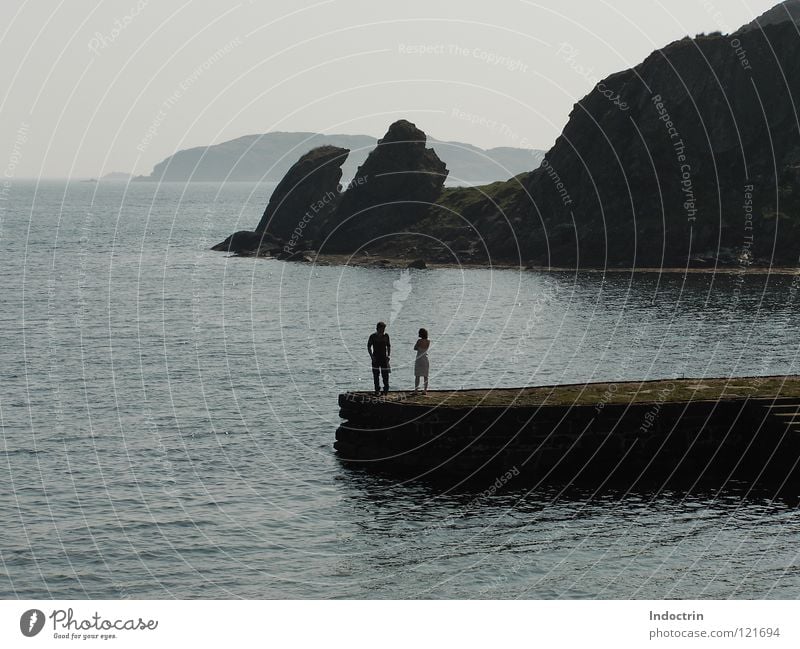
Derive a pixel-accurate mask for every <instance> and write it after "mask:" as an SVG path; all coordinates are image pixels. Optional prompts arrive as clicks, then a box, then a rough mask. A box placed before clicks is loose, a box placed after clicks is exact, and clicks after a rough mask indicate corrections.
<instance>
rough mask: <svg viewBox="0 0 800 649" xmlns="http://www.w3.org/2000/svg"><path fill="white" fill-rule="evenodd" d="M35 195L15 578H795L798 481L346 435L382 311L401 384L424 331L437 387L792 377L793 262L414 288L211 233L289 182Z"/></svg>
mask: <svg viewBox="0 0 800 649" xmlns="http://www.w3.org/2000/svg"><path fill="white" fill-rule="evenodd" d="M33 190H34V185H33V184H26V183H19V184H17V185H15V186H14V187H13V191H12V192H11V195H10V203H9V207H10V210H9V218H8V220H7V222H6V223H5V224H4V233H3V239H2V245H3V248H4V250H3V254H2V256H1V257H0V265H2V276H3V277H5V278H8V284H7V288H6V289H5V290H4V292H3V301H4V304H3V305H4V308H3V309H2V311H0V317H1V318H2V322H1V323H0V338H2V340H0V354H2V363H0V367H2V372H3V380H2V381H1V382H0V415H2V431H3V447H2V450H1V452H2V460H3V466H4V467H6V468H5V469H4V470H3V471H0V486H2V489H3V493H6V494H12V497H11V498H10V499H7V502H8V503H9V505H10V506H8V507H6V508H4V509H3V510H2V513H0V553H1V558H2V561H3V571H2V573H1V574H0V594H2V595H3V596H5V597H14V596H16V597H28V598H39V597H48V596H51V597H59V598H72V597H95V598H106V597H107V598H119V597H136V598H149V597H248V598H261V597H523V598H524V597H529V598H556V597H565V598H571V597H609V598H617V597H619V598H629V597H648V598H649V597H653V598H661V597H681V598H694V597H719V598H722V597H742V598H747V597H754V598H765V597H783V598H794V597H796V595H797V592H798V587H799V586H800V575H799V574H798V557H797V550H796V548H797V547H798V543H797V540H798V538H799V537H798V532H799V531H800V530H798V525H799V524H800V523H799V522H798V516H797V511H796V507H797V503H796V502H795V501H793V500H791V499H788V498H787V497H782V498H783V499H782V500H778V499H776V498H775V496H774V494H772V493H768V492H761V493H753V492H748V491H747V488H746V486H742V485H727V486H726V487H725V489H724V490H721V491H704V492H698V491H692V492H687V493H675V492H664V491H661V490H658V489H654V490H652V491H638V492H635V493H624V492H614V491H606V492H604V493H593V492H591V491H585V490H577V489H570V490H559V489H545V490H540V489H537V490H536V491H533V492H529V491H528V490H526V489H525V488H523V487H522V486H517V485H514V484H513V482H512V483H510V484H509V488H508V489H506V490H505V491H500V492H497V493H488V494H484V493H483V489H484V488H487V487H489V486H490V485H488V484H487V485H486V486H485V487H483V488H482V486H481V485H471V486H470V487H469V488H467V487H465V486H460V487H455V488H451V487H452V485H441V484H438V485H437V484H435V483H430V482H426V481H423V480H416V479H410V480H405V481H404V480H398V479H395V478H391V477H388V476H381V475H376V474H373V473H368V472H364V471H356V470H352V469H349V468H346V467H344V466H342V465H341V464H340V462H339V461H338V460H337V458H336V457H335V454H334V452H333V448H332V444H333V435H334V431H335V429H336V427H337V425H338V423H339V418H338V409H337V405H336V396H337V394H338V393H339V392H341V391H343V390H345V389H352V388H356V389H362V388H364V386H369V384H370V382H371V376H370V372H369V368H368V357H366V336H367V335H368V334H369V332H371V331H372V330H373V329H374V325H375V322H376V321H377V320H378V319H380V318H383V319H386V320H388V319H389V316H390V315H391V314H394V315H395V318H394V320H393V322H392V323H391V327H390V329H389V333H390V335H391V336H392V343H393V354H392V355H393V374H392V380H393V383H394V386H395V387H396V388H402V387H410V386H411V385H413V383H412V382H413V371H412V368H413V360H414V352H413V349H412V347H413V344H414V342H415V340H416V332H417V329H418V328H419V327H421V326H424V327H426V328H427V329H428V330H429V331H430V334H431V340H432V346H431V351H430V358H431V387H433V388H440V387H441V388H457V387H479V386H480V387H485V386H491V385H498V386H501V385H507V386H514V385H525V384H550V383H571V382H582V381H595V380H605V379H622V378H626V379H633V378H661V377H674V376H728V375H746V374H747V375H749V374H781V373H795V372H797V368H796V363H797V351H798V346H797V345H798V340H800V338H799V337H798V333H799V332H798V329H799V328H800V327H798V318H797V300H796V290H795V288H794V287H793V279H794V278H793V277H791V276H777V275H764V276H747V277H741V276H737V275H735V274H734V275H688V276H686V277H684V276H683V275H681V274H662V275H658V274H650V275H636V276H631V275H628V274H624V273H609V274H607V275H605V276H604V275H602V274H598V273H576V274H573V273H558V274H549V275H548V274H543V273H532V272H516V271H512V270H496V271H488V270H465V269H457V268H454V269H445V270H427V271H416V270H414V271H411V272H410V273H409V274H408V276H407V278H406V279H404V280H403V281H402V282H401V285H402V288H403V291H404V296H405V297H404V298H403V299H402V300H400V299H398V297H397V296H395V295H394V292H395V290H397V289H396V285H395V282H397V281H398V280H400V279H401V271H399V270H392V269H359V268H343V267H319V266H309V265H293V264H284V263H281V262H276V261H269V260H251V259H250V260H248V259H229V258H227V257H225V256H224V255H221V254H218V253H211V252H208V250H207V249H208V247H209V246H210V245H211V244H213V243H216V242H217V241H219V240H221V239H222V238H224V236H226V235H227V234H228V233H229V232H231V231H233V230H235V229H242V228H245V227H251V226H252V224H253V223H255V222H257V220H258V217H259V216H260V212H261V209H263V204H264V202H265V200H266V196H267V194H268V193H269V188H263V187H261V188H259V187H257V186H255V185H249V184H245V183H236V184H232V185H224V186H220V185H215V184H197V185H177V184H165V185H162V186H159V187H156V186H151V185H149V184H142V185H132V186H131V187H129V188H127V190H126V189H125V186H124V185H103V184H101V185H99V186H95V185H80V186H79V185H71V186H69V187H66V186H65V185H63V184H57V183H49V184H47V183H46V184H44V185H42V186H40V187H39V189H38V191H37V192H36V194H35V196H34V191H33ZM409 286H410V291H409V290H407V289H408V288H409ZM393 297H394V300H393ZM365 357H366V358H365Z"/></svg>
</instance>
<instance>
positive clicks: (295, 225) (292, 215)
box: [256, 146, 350, 247]
mask: <svg viewBox="0 0 800 649" xmlns="http://www.w3.org/2000/svg"><path fill="white" fill-rule="evenodd" d="M348 153H350V151H349V150H347V149H342V148H339V147H335V146H321V147H318V148H316V149H312V150H311V151H309V152H308V153H306V154H305V155H304V156H302V157H301V158H300V159H299V160H298V161H297V162H296V163H295V164H294V165H292V168H291V169H289V171H288V172H287V173H286V175H285V176H284V177H283V179H282V180H281V181H280V182H279V183H278V186H277V187H275V190H274V191H273V192H272V196H270V199H269V203H268V204H267V208H266V209H265V210H264V215H263V216H262V217H261V221H260V222H259V224H258V227H256V232H269V233H270V234H272V235H273V236H275V237H278V238H279V239H283V240H285V241H289V240H292V239H299V238H300V237H302V239H303V241H304V242H305V244H307V243H308V242H310V241H313V240H314V239H315V238H316V234H317V233H318V232H319V229H320V226H321V224H322V223H323V222H324V221H325V219H327V217H328V216H329V215H330V214H331V213H332V212H333V211H334V209H335V208H336V204H337V203H338V201H339V192H340V190H341V185H340V184H339V183H340V181H341V179H342V163H344V161H345V160H346V159H347V154H348ZM305 244H304V245H305ZM293 247H296V245H295V246H293Z"/></svg>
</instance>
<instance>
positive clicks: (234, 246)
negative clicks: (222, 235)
mask: <svg viewBox="0 0 800 649" xmlns="http://www.w3.org/2000/svg"><path fill="white" fill-rule="evenodd" d="M282 244H283V242H282V241H280V240H278V239H276V238H275V237H273V236H272V235H271V234H269V233H267V232H251V231H250V230H239V231H238V232H234V233H233V234H232V235H231V236H229V237H228V238H227V239H225V241H222V242H221V243H218V244H217V245H215V246H213V247H212V248H211V250H216V251H218V252H230V253H233V254H236V255H243V256H251V255H256V256H261V257H265V256H268V255H271V254H273V253H275V252H277V251H279V250H280V249H281V246H282Z"/></svg>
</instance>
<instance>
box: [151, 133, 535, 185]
mask: <svg viewBox="0 0 800 649" xmlns="http://www.w3.org/2000/svg"><path fill="white" fill-rule="evenodd" d="M376 144H377V138H374V137H372V136H369V135H322V134H320V133H287V132H275V133H265V134H263V135H245V136H242V137H239V138H236V139H235V140H229V141H228V142H222V143H221V144H213V145H210V146H202V147H195V148H192V149H184V150H182V151H178V152H177V153H175V154H173V155H171V156H169V157H168V158H165V159H164V160H162V161H161V162H159V163H158V164H157V165H155V167H153V172H152V173H151V174H150V175H149V176H137V178H136V180H151V181H183V182H185V181H189V180H191V181H198V182H200V181H222V180H228V181H262V180H263V181H275V182H277V181H279V180H280V179H281V178H283V176H284V175H285V174H286V172H287V171H288V170H289V168H290V167H291V166H292V165H293V164H294V163H295V162H297V160H298V159H299V158H300V156H302V155H304V154H305V153H308V151H310V150H311V149H313V148H315V147H319V146H325V145H328V146H337V147H343V148H346V149H350V155H349V156H348V157H347V161H346V162H345V163H344V165H343V166H342V171H343V174H342V177H343V180H345V181H348V180H350V179H351V178H352V177H353V176H355V173H356V169H357V168H358V167H359V166H360V165H361V164H363V163H364V160H366V158H367V155H368V154H369V152H370V151H372V149H374V148H375V146H376ZM428 146H431V147H433V149H434V150H435V151H436V153H437V154H438V155H439V157H440V158H441V159H442V160H443V161H444V162H445V164H446V165H447V168H448V169H449V170H450V174H449V176H448V184H450V185H459V184H461V185H463V184H474V183H481V182H493V181H496V180H506V179H508V178H511V177H512V176H515V175H517V174H519V173H522V172H523V171H528V170H530V169H534V168H536V167H538V166H539V164H540V162H541V161H542V158H543V156H544V151H539V150H536V149H519V148H513V147H497V148H493V149H488V150H487V149H481V148H479V147H476V146H473V145H471V144H464V143H463V142H442V141H438V140H433V139H431V140H428Z"/></svg>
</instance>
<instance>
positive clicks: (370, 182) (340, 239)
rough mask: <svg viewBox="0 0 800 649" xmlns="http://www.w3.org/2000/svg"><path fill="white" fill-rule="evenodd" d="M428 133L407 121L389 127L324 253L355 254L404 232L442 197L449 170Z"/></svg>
mask: <svg viewBox="0 0 800 649" xmlns="http://www.w3.org/2000/svg"><path fill="white" fill-rule="evenodd" d="M426 140H427V138H426V136H425V133H424V132H422V131H421V130H420V129H418V128H417V127H416V126H415V125H414V124H412V123H411V122H408V121H406V120H399V121H397V122H395V123H394V124H392V125H391V126H390V127H389V130H388V131H387V133H386V135H385V136H384V137H383V138H382V139H381V140H378V146H377V147H376V148H375V149H373V150H372V152H371V153H370V154H369V156H368V157H367V159H366V160H365V162H364V164H363V165H361V166H360V167H359V168H358V171H357V173H356V176H355V178H354V179H353V180H352V181H351V183H350V185H349V186H348V188H347V190H346V191H345V192H344V194H343V195H342V198H341V201H340V203H339V205H338V207H337V208H336V211H335V213H334V214H333V215H332V217H331V218H330V219H329V221H328V223H327V224H326V226H325V231H326V232H325V234H326V235H327V236H328V239H327V240H326V242H325V250H324V252H352V251H353V250H355V249H357V248H358V247H359V246H360V245H362V244H364V243H366V242H368V241H370V240H371V239H373V238H374V237H383V236H386V235H390V234H392V233H393V232H395V231H396V230H397V229H404V228H406V227H407V226H408V225H409V224H411V223H413V221H414V220H415V219H416V218H418V217H419V216H420V215H424V214H426V213H427V210H428V208H429V206H430V204H431V203H433V202H434V201H435V200H436V199H437V198H438V197H439V195H440V193H441V191H442V187H443V186H444V181H445V179H446V178H447V173H448V172H447V167H446V166H445V164H444V163H443V162H442V161H441V160H440V159H439V157H438V156H437V155H436V153H435V152H434V151H433V149H428V148H426V147H425V143H426Z"/></svg>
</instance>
